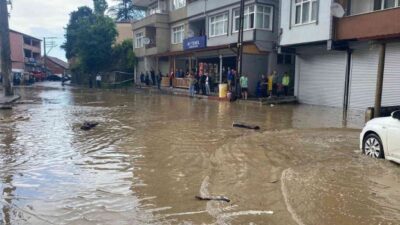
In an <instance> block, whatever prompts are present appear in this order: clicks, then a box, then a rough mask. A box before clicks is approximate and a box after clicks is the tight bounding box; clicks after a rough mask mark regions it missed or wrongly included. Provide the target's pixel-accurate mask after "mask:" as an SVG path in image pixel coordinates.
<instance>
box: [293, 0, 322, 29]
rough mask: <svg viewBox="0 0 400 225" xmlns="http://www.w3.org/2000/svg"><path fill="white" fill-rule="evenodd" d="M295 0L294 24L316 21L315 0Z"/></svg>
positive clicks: (316, 3)
mask: <svg viewBox="0 0 400 225" xmlns="http://www.w3.org/2000/svg"><path fill="white" fill-rule="evenodd" d="M294 1H295V10H294V12H295V16H294V18H295V22H294V23H295V24H296V25H297V24H306V23H313V22H316V21H317V15H318V13H317V11H318V2H317V0H294Z"/></svg>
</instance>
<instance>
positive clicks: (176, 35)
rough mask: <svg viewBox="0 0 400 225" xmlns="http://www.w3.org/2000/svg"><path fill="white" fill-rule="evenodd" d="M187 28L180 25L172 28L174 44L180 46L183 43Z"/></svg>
mask: <svg viewBox="0 0 400 225" xmlns="http://www.w3.org/2000/svg"><path fill="white" fill-rule="evenodd" d="M184 32H185V27H184V25H179V26H176V27H173V28H172V38H171V39H172V44H180V43H182V42H183V37H184Z"/></svg>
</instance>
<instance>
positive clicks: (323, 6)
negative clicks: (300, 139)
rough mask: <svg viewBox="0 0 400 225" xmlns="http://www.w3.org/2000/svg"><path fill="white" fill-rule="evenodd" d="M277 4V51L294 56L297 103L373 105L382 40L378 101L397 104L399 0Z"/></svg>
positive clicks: (300, 0)
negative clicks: (381, 67) (279, 11)
mask: <svg viewBox="0 0 400 225" xmlns="http://www.w3.org/2000/svg"><path fill="white" fill-rule="evenodd" d="M281 8H282V11H281V35H280V47H279V51H280V52H290V53H294V54H295V55H296V57H295V61H296V63H295V64H296V66H295V95H296V96H297V97H298V100H299V101H300V102H301V103H307V104H314V105H324V106H333V107H344V108H350V109H360V110H365V109H366V108H367V107H373V106H374V102H375V93H376V82H377V74H378V64H379V63H378V62H379V52H380V49H381V46H382V43H385V44H386V54H385V55H384V56H385V57H386V62H385V64H384V68H385V70H384V80H383V96H382V105H384V106H393V105H400V88H398V87H400V66H399V64H398V59H399V58H400V39H399V38H400V25H399V23H397V22H394V21H400V20H399V19H400V1H399V0H337V1H322V0H288V1H281ZM342 9H343V11H344V15H342Z"/></svg>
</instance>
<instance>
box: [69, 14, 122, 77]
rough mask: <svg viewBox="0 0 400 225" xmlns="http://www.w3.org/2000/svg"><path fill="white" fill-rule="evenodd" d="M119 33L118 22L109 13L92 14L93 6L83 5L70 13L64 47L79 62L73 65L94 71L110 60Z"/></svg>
mask: <svg viewBox="0 0 400 225" xmlns="http://www.w3.org/2000/svg"><path fill="white" fill-rule="evenodd" d="M116 36H117V30H116V28H115V23H114V21H113V20H112V19H111V18H110V17H106V16H102V15H97V14H93V12H92V10H91V9H90V8H87V7H81V8H79V9H78V10H77V11H75V12H73V13H71V17H70V21H69V24H68V26H67V29H66V35H65V37H66V42H65V43H64V45H63V46H62V47H63V48H64V49H65V50H66V54H67V58H68V59H75V60H74V61H75V62H79V63H75V65H73V66H75V68H76V69H79V70H80V71H81V72H83V73H87V74H95V73H97V72H99V71H103V70H106V69H107V68H108V66H109V65H110V64H111V56H112V46H113V44H114V42H115V39H116Z"/></svg>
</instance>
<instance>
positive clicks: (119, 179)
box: [0, 83, 400, 225]
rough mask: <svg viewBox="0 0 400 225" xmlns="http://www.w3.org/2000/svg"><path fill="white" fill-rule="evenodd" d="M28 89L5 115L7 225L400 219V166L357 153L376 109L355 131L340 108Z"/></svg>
mask: <svg viewBox="0 0 400 225" xmlns="http://www.w3.org/2000/svg"><path fill="white" fill-rule="evenodd" d="M18 92H19V93H20V94H21V95H22V99H23V100H24V101H25V102H24V104H20V105H17V106H16V107H15V108H14V109H13V111H0V191H1V194H2V195H1V196H0V197H1V198H0V209H1V210H0V224H285V225H286V224H288V225H291V224H294V225H295V224H315V225H317V224H318V225H319V224H349V225H350V224H398V221H400V172H399V171H400V168H399V166H397V165H396V164H393V163H390V162H387V161H382V160H371V159H369V158H366V157H364V156H362V155H361V154H360V153H359V151H358V135H359V129H360V128H361V127H362V126H363V120H364V115H363V112H352V113H351V114H350V117H349V121H347V127H343V123H342V113H341V111H340V110H338V109H333V108H322V107H315V106H303V105H295V106H293V105H283V106H260V105H257V104H243V103H233V104H231V103H228V102H218V101H207V100H202V99H189V98H184V97H174V96H167V95H158V94H154V93H150V92H147V91H141V90H137V91H132V90H131V91H126V90H116V91H98V90H88V89H78V88H71V87H65V88H61V86H60V85H59V84H58V83H44V84H40V85H37V86H35V87H29V88H20V89H18ZM84 121H97V122H99V123H100V124H99V126H98V127H96V128H95V129H93V130H91V131H82V130H81V129H80V125H81V124H82V123H83V122H84ZM234 121H236V122H237V121H243V122H246V123H249V124H256V125H258V126H260V127H261V128H262V130H261V131H260V132H256V131H250V130H242V129H235V128H232V122H234ZM200 193H202V194H207V195H210V196H219V195H223V196H226V197H227V198H229V199H230V200H231V202H230V203H226V202H221V201H199V200H196V199H195V196H196V195H199V194H200Z"/></svg>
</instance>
